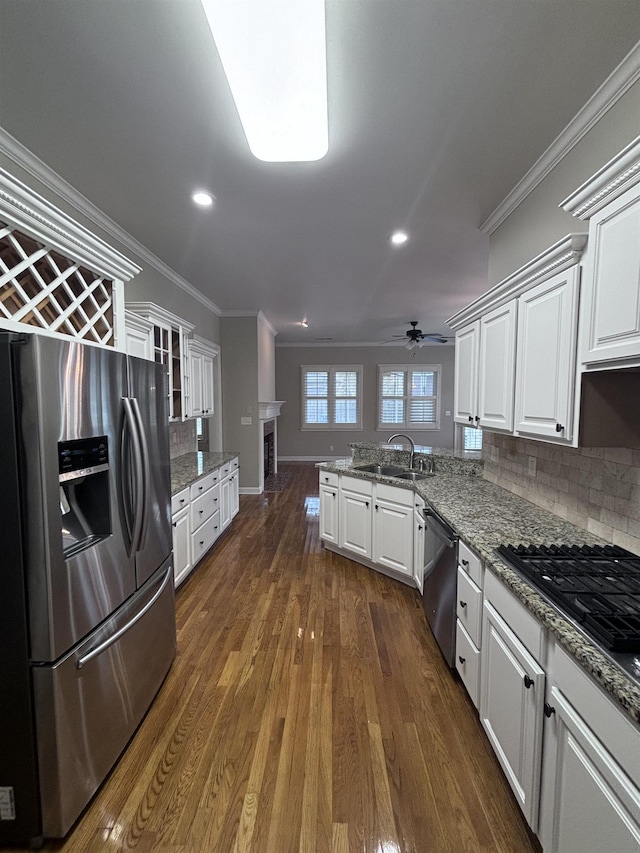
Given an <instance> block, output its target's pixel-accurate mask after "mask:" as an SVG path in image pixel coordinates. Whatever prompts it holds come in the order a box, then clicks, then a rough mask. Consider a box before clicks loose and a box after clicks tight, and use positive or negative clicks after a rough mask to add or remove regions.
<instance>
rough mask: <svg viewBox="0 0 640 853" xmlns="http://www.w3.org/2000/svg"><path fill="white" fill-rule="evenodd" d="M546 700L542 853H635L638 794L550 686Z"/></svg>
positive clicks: (639, 834) (639, 827)
mask: <svg viewBox="0 0 640 853" xmlns="http://www.w3.org/2000/svg"><path fill="white" fill-rule="evenodd" d="M549 700H550V702H549V704H550V708H553V712H551V716H550V718H549V719H548V720H547V721H546V724H545V745H544V749H545V757H544V781H543V792H542V809H541V815H540V840H541V841H542V843H543V846H544V851H545V853H602V851H605V850H606V851H612V853H613V851H615V853H637V851H638V850H640V791H639V790H638V788H637V787H636V786H635V785H634V784H633V782H632V781H631V780H630V779H629V777H628V776H627V774H626V773H625V772H624V771H623V770H622V769H621V768H620V766H619V765H618V764H617V763H616V761H615V760H614V759H613V758H612V756H611V755H610V753H609V752H608V751H607V750H606V748H605V747H604V746H603V744H602V743H601V742H600V741H599V740H598V738H597V737H596V736H595V735H594V734H593V732H592V731H591V729H590V728H589V727H588V726H587V725H586V723H585V722H584V720H583V719H582V718H581V717H580V716H579V714H578V713H577V712H576V710H575V709H574V708H573V706H572V705H571V704H570V703H569V702H568V701H567V700H566V698H565V697H564V695H563V694H562V692H561V691H560V690H559V689H558V688H557V687H556V686H553V687H552V688H551V691H550V695H549Z"/></svg>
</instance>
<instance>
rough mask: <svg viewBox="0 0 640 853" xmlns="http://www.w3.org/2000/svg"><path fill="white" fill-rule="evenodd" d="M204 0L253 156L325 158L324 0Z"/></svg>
mask: <svg viewBox="0 0 640 853" xmlns="http://www.w3.org/2000/svg"><path fill="white" fill-rule="evenodd" d="M202 4H203V6H204V10H205V13H206V15H207V20H208V22H209V26H210V28H211V32H212V33H213V38H214V40H215V43H216V47H217V49H218V53H219V55H220V60H221V62H222V65H223V67H224V70H225V73H226V75H227V80H228V82H229V87H230V89H231V93H232V95H233V99H234V101H235V104H236V107H237V110H238V114H239V115H240V121H241V122H242V126H243V128H244V132H245V134H246V137H247V142H248V143H249V147H250V149H251V151H252V153H253V154H254V155H255V156H256V157H257V158H258V159H259V160H266V161H269V162H293V161H301V160H319V159H321V158H322V157H324V155H325V154H326V153H327V148H328V141H329V134H328V127H327V124H328V120H327V61H326V38H325V13H324V0H202Z"/></svg>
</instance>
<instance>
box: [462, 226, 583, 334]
mask: <svg viewBox="0 0 640 853" xmlns="http://www.w3.org/2000/svg"><path fill="white" fill-rule="evenodd" d="M587 236H588V235H587V234H567V235H566V237H563V238H562V239H561V240H558V242H557V243H554V244H553V246H550V247H549V248H548V249H545V251H544V252H541V253H540V254H539V255H537V256H536V257H535V258H533V260H531V261H529V263H527V264H525V265H524V266H522V267H520V269H518V270H516V271H515V272H514V273H512V274H511V275H510V276H508V277H507V278H505V279H503V280H502V281H501V282H499V283H498V284H496V285H494V287H492V288H491V289H490V290H488V291H487V292H486V293H484V294H483V295H482V296H480V297H478V299H476V300H474V301H473V302H472V303H471V304H470V305H467V307H466V308H463V309H462V311H458V313H457V314H454V315H453V317H449V319H448V320H447V324H448V325H449V326H451V328H452V329H454V330H458V329H460V328H462V327H463V326H466V325H467V323H469V322H471V321H472V320H476V319H477V318H478V317H481V316H482V315H483V314H486V313H487V312H489V311H491V310H493V309H494V308H497V307H498V306H499V305H502V304H503V303H505V302H508V301H509V300H511V299H515V298H516V297H518V296H520V294H522V293H524V291H525V290H528V289H529V288H530V287H533V286H534V285H536V284H541V283H542V282H543V281H546V280H547V279H548V278H551V276H553V275H556V273H559V272H562V271H563V270H566V269H568V268H569V267H572V266H574V265H575V264H577V263H579V261H580V258H581V257H582V252H583V250H584V247H585V246H586V244H587Z"/></svg>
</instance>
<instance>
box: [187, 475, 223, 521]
mask: <svg viewBox="0 0 640 853" xmlns="http://www.w3.org/2000/svg"><path fill="white" fill-rule="evenodd" d="M219 495H220V486H213V487H212V488H210V489H208V490H207V491H206V492H204V493H203V494H201V495H198V497H197V498H194V500H192V501H191V529H192V530H196V529H197V528H198V527H200V525H201V524H203V523H204V522H205V521H206V520H207V519H208V518H211V516H212V515H213V513H214V512H215V511H216V510H217V509H218V505H219Z"/></svg>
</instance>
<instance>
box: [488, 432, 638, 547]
mask: <svg viewBox="0 0 640 853" xmlns="http://www.w3.org/2000/svg"><path fill="white" fill-rule="evenodd" d="M482 456H483V459H484V477H485V479H487V480H490V481H491V482H492V483H496V484H497V485H499V486H502V488H504V489H507V490H508V491H510V492H513V493H514V494H517V495H520V496H521V497H523V498H526V500H528V501H531V503H534V504H536V506H539V507H542V508H543V509H546V510H548V511H549V512H552V513H554V514H555V515H558V516H560V517H561V518H565V519H566V520H567V521H570V522H572V523H573V524H575V525H577V526H578V527H582V528H584V529H586V530H589V531H590V532H591V533H594V534H595V535H596V536H600V537H601V538H603V539H606V540H608V541H610V542H613V543H614V544H615V545H620V546H621V547H622V548H628V549H629V550H630V551H633V552H634V553H637V554H640V450H638V449H633V450H632V449H630V448H625V447H582V448H574V447H556V446H555V445H552V444H546V443H545V442H541V441H530V440H527V439H523V438H514V437H512V436H505V435H498V434H495V433H489V432H484V434H483V450H482Z"/></svg>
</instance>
